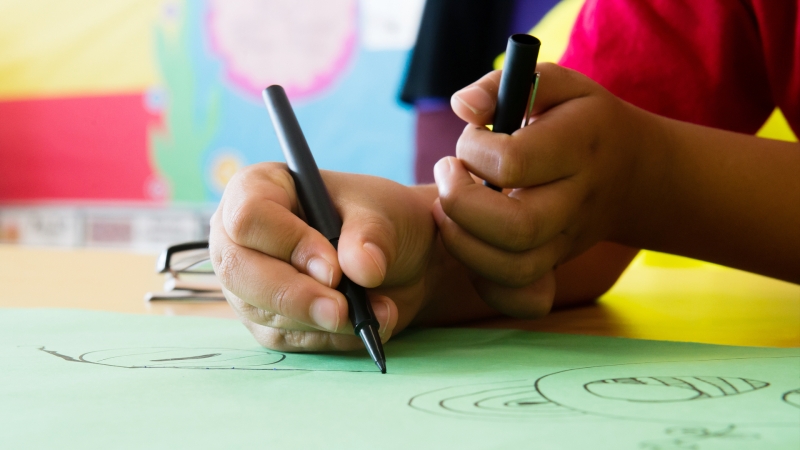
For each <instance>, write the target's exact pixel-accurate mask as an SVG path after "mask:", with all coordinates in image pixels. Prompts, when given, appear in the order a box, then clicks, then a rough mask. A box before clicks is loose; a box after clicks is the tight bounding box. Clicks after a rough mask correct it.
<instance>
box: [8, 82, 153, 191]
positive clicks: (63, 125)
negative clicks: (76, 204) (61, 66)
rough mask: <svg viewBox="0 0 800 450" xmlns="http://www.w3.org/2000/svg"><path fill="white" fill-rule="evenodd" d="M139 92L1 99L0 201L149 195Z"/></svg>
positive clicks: (143, 114) (144, 124)
mask: <svg viewBox="0 0 800 450" xmlns="http://www.w3.org/2000/svg"><path fill="white" fill-rule="evenodd" d="M153 120H154V116H152V115H151V114H149V113H148V112H147V111H146V110H145V109H144V102H143V98H142V94H131V95H115V96H102V97H76V98H57V99H37V100H14V101H2V102H0V200H31V199H78V200H80V199H90V200H96V199H104V200H142V199H148V194H147V183H149V182H151V181H152V180H153V176H154V171H153V168H152V167H151V164H150V158H149V154H148V153H149V152H148V142H147V125H148V123H149V122H151V121H153Z"/></svg>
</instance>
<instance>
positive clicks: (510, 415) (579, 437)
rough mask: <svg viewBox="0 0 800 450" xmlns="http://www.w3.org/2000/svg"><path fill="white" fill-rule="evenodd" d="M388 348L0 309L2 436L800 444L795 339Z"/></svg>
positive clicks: (526, 444)
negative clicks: (265, 340) (298, 347)
mask: <svg viewBox="0 0 800 450" xmlns="http://www.w3.org/2000/svg"><path fill="white" fill-rule="evenodd" d="M386 354H387V366H388V373H387V374H386V375H381V374H380V373H379V372H378V370H377V368H376V367H375V365H374V364H373V363H372V362H371V361H370V360H369V358H368V357H367V355H366V352H365V351H363V352H353V353H348V354H289V353H286V354H284V353H280V352H274V351H270V350H266V349H262V348H260V347H259V346H258V345H257V344H256V343H255V341H254V340H253V339H252V337H251V336H250V335H249V333H248V332H247V331H246V330H245V328H244V327H242V326H241V324H239V323H238V322H236V321H232V320H224V319H209V318H198V317H162V316H144V315H126V314H116V313H104V312H92V311H78V310H24V309H16V310H15V309H6V310H0V358H1V359H0V361H2V363H0V443H2V444H0V446H2V448H82V449H93V448H104V449H105V448H171V449H174V448H250V447H252V448H281V449H284V448H331V449H340V448H341V449H348V450H350V449H361V448H363V449H378V448H380V449H410V448H459V449H469V448H476V449H495V448H496V449H505V448H537V449H551V448H552V449H570V448H576V449H615V450H616V449H650V450H655V449H674V450H681V449H754V448H764V449H766V448H769V449H784V448H785V449H792V450H797V449H798V448H800V349H775V348H752V347H729V346H714V345H702V344H687V343H675V342H659V341H643V340H631V339H622V338H601V337H589V336H574V335H560V334H545V333H531V332H523V331H513V330H477V329H426V330H412V331H409V332H406V333H403V334H401V335H400V336H398V337H396V338H394V339H393V340H392V341H391V342H389V343H388V344H387V345H386Z"/></svg>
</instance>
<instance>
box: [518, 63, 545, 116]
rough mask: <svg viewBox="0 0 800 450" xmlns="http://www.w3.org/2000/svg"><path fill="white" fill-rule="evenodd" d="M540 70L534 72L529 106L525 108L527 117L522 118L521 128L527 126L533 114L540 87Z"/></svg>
mask: <svg viewBox="0 0 800 450" xmlns="http://www.w3.org/2000/svg"><path fill="white" fill-rule="evenodd" d="M539 75H540V74H539V72H536V73H535V74H533V83H531V93H530V95H529V96H528V107H527V108H526V109H525V118H524V119H522V125H521V126H520V128H523V127H527V126H528V124H529V123H530V121H531V116H532V115H533V102H534V101H536V90H537V89H539Z"/></svg>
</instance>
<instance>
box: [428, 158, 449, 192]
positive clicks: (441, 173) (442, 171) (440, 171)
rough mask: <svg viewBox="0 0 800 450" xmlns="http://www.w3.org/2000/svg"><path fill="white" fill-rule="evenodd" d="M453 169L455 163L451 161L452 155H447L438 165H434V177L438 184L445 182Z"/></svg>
mask: <svg viewBox="0 0 800 450" xmlns="http://www.w3.org/2000/svg"><path fill="white" fill-rule="evenodd" d="M452 171H453V165H452V164H451V163H450V157H449V156H446V157H444V158H442V159H440V160H439V161H438V162H437V163H436V165H434V166H433V179H434V180H435V181H436V184H437V185H438V184H439V183H441V182H443V181H444V179H445V178H446V177H447V176H448V175H450V172H452Z"/></svg>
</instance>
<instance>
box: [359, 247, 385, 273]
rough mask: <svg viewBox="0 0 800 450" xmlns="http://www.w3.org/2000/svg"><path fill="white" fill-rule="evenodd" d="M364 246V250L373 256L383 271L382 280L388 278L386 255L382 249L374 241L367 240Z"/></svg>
mask: <svg viewBox="0 0 800 450" xmlns="http://www.w3.org/2000/svg"><path fill="white" fill-rule="evenodd" d="M363 248H364V251H365V252H367V254H368V255H369V256H370V257H372V260H373V261H374V262H375V265H376V266H378V270H380V271H381V280H384V279H385V278H386V256H385V255H384V254H383V252H382V251H381V249H380V248H379V247H378V246H377V245H375V244H373V243H372V242H365V243H364V245H363Z"/></svg>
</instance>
